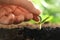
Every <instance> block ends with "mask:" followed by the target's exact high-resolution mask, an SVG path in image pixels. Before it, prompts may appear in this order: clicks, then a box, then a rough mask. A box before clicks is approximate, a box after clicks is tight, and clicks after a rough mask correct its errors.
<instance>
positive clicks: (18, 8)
mask: <svg viewBox="0 0 60 40" xmlns="http://www.w3.org/2000/svg"><path fill="white" fill-rule="evenodd" d="M39 13H40V11H38V10H37V9H36V8H35V7H34V6H33V4H32V3H31V2H30V1H28V0H6V1H5V0H0V23H1V24H12V23H20V22H22V21H25V20H30V19H34V20H36V21H38V20H39V19H38V16H39Z"/></svg>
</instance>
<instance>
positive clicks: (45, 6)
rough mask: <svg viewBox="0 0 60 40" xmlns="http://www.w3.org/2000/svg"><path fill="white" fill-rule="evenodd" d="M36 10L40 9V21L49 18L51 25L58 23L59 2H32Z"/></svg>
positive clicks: (44, 0)
mask: <svg viewBox="0 0 60 40" xmlns="http://www.w3.org/2000/svg"><path fill="white" fill-rule="evenodd" d="M32 1H33V3H34V5H35V6H36V8H38V9H40V11H41V14H40V16H41V17H42V20H44V18H46V17H48V16H49V19H48V20H46V21H49V22H51V23H60V0H32Z"/></svg>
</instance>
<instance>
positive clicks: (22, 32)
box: [0, 23, 60, 40]
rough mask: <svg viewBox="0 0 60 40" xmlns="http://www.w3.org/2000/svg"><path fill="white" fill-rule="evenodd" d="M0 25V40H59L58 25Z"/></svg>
mask: <svg viewBox="0 0 60 40" xmlns="http://www.w3.org/2000/svg"><path fill="white" fill-rule="evenodd" d="M41 27H42V28H41V29H40V25H39V24H30V23H21V24H12V25H3V24H0V40H60V25H58V24H51V23H47V24H46V23H45V24H42V26H41Z"/></svg>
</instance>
